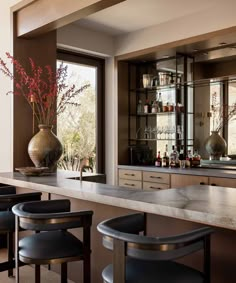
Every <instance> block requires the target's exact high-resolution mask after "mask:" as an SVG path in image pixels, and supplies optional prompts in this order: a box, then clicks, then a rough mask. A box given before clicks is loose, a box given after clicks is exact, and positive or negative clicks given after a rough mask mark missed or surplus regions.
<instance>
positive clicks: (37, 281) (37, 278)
mask: <svg viewBox="0 0 236 283" xmlns="http://www.w3.org/2000/svg"><path fill="white" fill-rule="evenodd" d="M35 283H40V265H37V264H36V265H35Z"/></svg>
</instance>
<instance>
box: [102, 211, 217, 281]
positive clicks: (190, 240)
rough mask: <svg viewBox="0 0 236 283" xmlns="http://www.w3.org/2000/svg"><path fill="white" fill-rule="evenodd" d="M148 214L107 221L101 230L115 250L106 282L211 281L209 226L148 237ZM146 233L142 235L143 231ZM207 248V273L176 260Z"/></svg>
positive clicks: (204, 268) (105, 243)
mask: <svg viewBox="0 0 236 283" xmlns="http://www.w3.org/2000/svg"><path fill="white" fill-rule="evenodd" d="M145 223H146V221H145V214H141V213H138V214H131V215H127V216H121V217H117V218H113V219H109V220H106V221H103V222H102V223H100V224H99V225H98V227H97V228H98V231H99V232H101V233H102V234H103V245H104V247H106V248H107V249H109V250H112V251H113V264H110V265H108V266H107V267H105V269H104V270H103V272H102V277H103V280H104V283H125V282H127V283H141V282H142V283H143V282H145V283H156V282H158V283H184V282H186V283H190V282H191V283H209V282H210V235H211V233H212V232H213V230H212V229H211V228H209V227H205V228H200V229H197V230H194V231H190V232H187V233H184V234H180V235H176V236H171V237H148V236H145V235H144V234H145V229H146V228H145ZM141 232H142V233H144V234H140V233H141ZM201 249H203V250H204V264H203V272H200V271H198V270H195V269H193V268H190V267H188V266H186V265H183V264H180V263H177V262H174V260H175V259H177V258H180V257H183V256H186V255H188V254H190V253H194V252H196V251H198V250H201Z"/></svg>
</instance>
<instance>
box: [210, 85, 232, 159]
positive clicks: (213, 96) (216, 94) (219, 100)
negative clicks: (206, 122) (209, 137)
mask: <svg viewBox="0 0 236 283" xmlns="http://www.w3.org/2000/svg"><path fill="white" fill-rule="evenodd" d="M226 89H228V90H227V93H225V94H223V90H222V84H221V83H217V84H212V85H211V86H210V105H212V104H214V103H215V104H216V105H217V107H218V108H217V107H215V116H216V119H219V117H221V118H222V117H223V115H222V113H220V109H221V108H222V106H223V105H224V102H223V95H226V97H227V101H226V102H225V105H227V106H229V107H230V106H232V105H233V104H234V103H235V102H236V83H235V82H229V83H228V87H227V88H226ZM213 100H214V101H213ZM211 110H212V109H211ZM216 123H217V121H214V115H212V117H211V119H210V131H212V130H214V129H215V126H216V125H215V124H216ZM225 127H227V132H228V135H227V136H226V137H224V138H225V140H226V142H227V145H228V155H236V117H233V118H232V119H231V120H230V121H229V122H228V124H226V125H225ZM221 134H223V133H222V132H221Z"/></svg>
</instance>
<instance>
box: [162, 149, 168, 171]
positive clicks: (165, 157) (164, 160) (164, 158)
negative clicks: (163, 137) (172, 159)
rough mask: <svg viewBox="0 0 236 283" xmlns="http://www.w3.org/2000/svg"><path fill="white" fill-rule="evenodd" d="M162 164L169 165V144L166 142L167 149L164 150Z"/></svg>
mask: <svg viewBox="0 0 236 283" xmlns="http://www.w3.org/2000/svg"><path fill="white" fill-rule="evenodd" d="M162 166H163V167H169V154H168V145H167V144H166V150H165V152H164V156H163V158H162Z"/></svg>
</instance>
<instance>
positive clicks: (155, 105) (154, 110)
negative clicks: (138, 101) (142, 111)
mask: <svg viewBox="0 0 236 283" xmlns="http://www.w3.org/2000/svg"><path fill="white" fill-rule="evenodd" d="M151 112H152V113H157V104H156V101H153V103H152V111H151Z"/></svg>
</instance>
